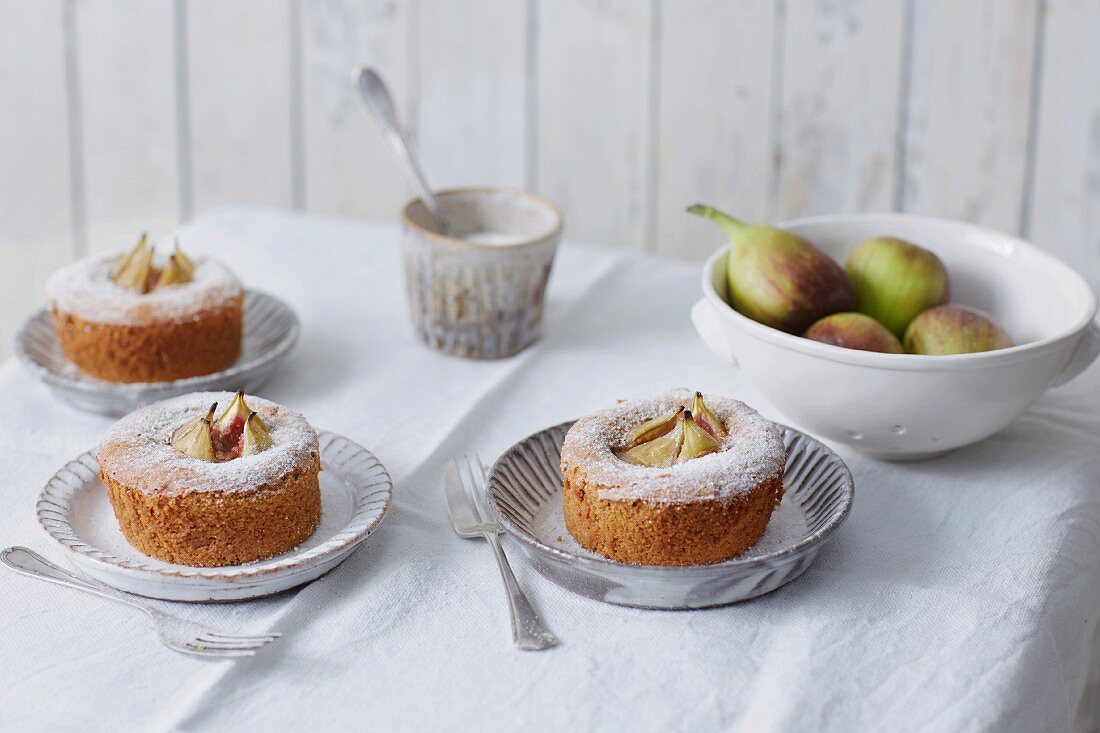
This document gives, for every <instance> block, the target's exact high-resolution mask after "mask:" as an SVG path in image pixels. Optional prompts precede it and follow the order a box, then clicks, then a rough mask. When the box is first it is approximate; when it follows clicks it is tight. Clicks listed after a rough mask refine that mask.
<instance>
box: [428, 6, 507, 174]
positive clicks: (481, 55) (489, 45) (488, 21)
mask: <svg viewBox="0 0 1100 733" xmlns="http://www.w3.org/2000/svg"><path fill="white" fill-rule="evenodd" d="M473 7H475V6H471V5H467V4H464V3H455V2H452V1H451V0H421V1H420V41H419V44H418V46H419V50H420V63H419V72H420V83H419V85H418V86H419V90H420V127H419V129H420V151H421V157H422V158H423V163H424V165H425V167H426V168H427V169H428V175H429V177H430V179H431V181H432V183H433V185H436V186H439V187H441V188H442V187H447V186H456V185H463V184H493V185H504V186H516V187H522V186H523V185H524V182H525V181H524V178H525V167H526V166H525V154H526V145H527V115H526V108H525V103H526V89H527V78H526V59H527V3H525V2H519V1H518V0H484V1H482V2H479V3H477V5H476V12H472V9H473Z"/></svg>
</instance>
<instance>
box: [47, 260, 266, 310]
mask: <svg viewBox="0 0 1100 733" xmlns="http://www.w3.org/2000/svg"><path fill="white" fill-rule="evenodd" d="M127 254H128V253H127V252H126V251H123V250H119V251H115V252H109V253H105V254H99V255H93V256H91V257H87V258H85V259H82V260H78V261H76V262H74V263H72V264H70V265H67V266H66V267H63V268H61V269H60V270H58V271H57V272H55V273H54V274H53V275H51V276H50V279H49V280H48V281H47V282H46V299H47V301H48V303H49V306H50V307H51V308H53V309H55V310H58V311H61V312H64V313H70V314H73V315H75V316H78V317H80V318H82V319H84V320H86V321H92V322H95V323H110V324H117V325H143V324H148V323H153V322H158V321H181V320H188V319H190V318H193V317H194V316H195V315H196V314H197V313H200V312H202V311H203V310H206V309H209V308H216V307H219V306H223V305H225V304H226V303H227V302H229V301H231V300H233V299H234V298H238V297H240V296H241V295H242V294H243V293H244V287H243V286H242V285H241V282H240V280H238V279H237V277H236V276H235V275H234V274H233V273H232V272H230V271H229V268H227V267H226V266H225V265H223V264H222V263H221V262H219V261H217V260H215V259H211V258H209V257H196V258H195V259H194V261H193V263H191V264H193V267H194V269H193V271H191V272H189V273H188V274H189V277H190V279H189V280H188V281H186V282H176V283H174V284H167V285H162V286H160V287H156V288H155V289H151V290H149V292H141V290H140V289H135V288H132V287H124V286H123V285H120V284H119V283H116V282H115V277H114V276H115V275H116V274H117V272H116V271H117V269H118V267H119V265H120V264H121V263H122V262H123V261H124V260H125V258H126V257H127ZM171 256H172V254H171V252H169V251H161V250H160V249H159V248H158V249H157V250H156V252H155V253H154V254H153V267H154V268H156V269H157V270H159V271H163V270H164V269H166V268H168V267H169V264H170V258H171Z"/></svg>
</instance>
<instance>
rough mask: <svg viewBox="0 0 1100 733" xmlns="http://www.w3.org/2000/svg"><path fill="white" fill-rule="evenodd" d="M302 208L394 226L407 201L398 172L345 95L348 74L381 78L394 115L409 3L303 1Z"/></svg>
mask: <svg viewBox="0 0 1100 733" xmlns="http://www.w3.org/2000/svg"><path fill="white" fill-rule="evenodd" d="M303 15H304V18H303V23H302V29H303V31H302V32H303V38H302V58H303V64H304V67H303V94H302V96H303V100H304V105H305V107H304V110H303V119H304V134H303V137H304V145H305V163H304V165H305V203H306V208H307V209H308V210H309V211H313V212H318V213H324V214H334V215H339V216H365V217H370V218H373V219H386V220H393V219H395V218H396V215H397V210H398V208H399V207H400V206H401V204H402V203H403V202H404V201H405V200H406V198H408V189H407V187H406V185H405V180H404V178H403V176H402V173H401V170H400V169H399V168H398V167H397V163H396V162H395V161H394V160H393V158H392V156H391V154H390V152H389V150H388V149H387V148H386V146H385V144H384V143H383V142H382V139H381V136H380V135H378V133H377V132H376V131H375V129H374V128H373V127H371V125H370V123H369V122H368V121H367V120H366V119H365V118H364V117H363V116H362V113H361V112H360V110H359V108H358V106H357V104H358V103H357V102H356V100H355V99H354V98H353V97H352V88H351V83H350V81H349V80H350V78H351V70H352V68H354V67H355V66H358V65H361V64H367V65H370V66H373V67H374V68H375V69H377V70H378V71H379V72H381V74H382V75H383V77H384V78H385V79H386V83H387V85H388V86H389V87H390V91H391V93H392V94H393V95H394V97H395V99H394V102H395V104H396V105H397V108H398V114H399V115H400V116H401V117H402V120H403V121H404V122H405V123H406V124H409V123H410V122H415V120H414V119H410V118H411V117H413V115H411V114H410V113H411V112H412V111H413V110H412V109H411V105H410V104H409V100H410V98H411V96H412V95H411V89H412V85H413V83H414V79H413V72H412V70H411V69H410V57H411V55H412V50H411V46H410V38H411V37H412V36H413V30H414V27H415V26H414V22H415V12H414V3H413V2H411V0H364V1H363V2H355V1H353V0H309V1H308V2H306V3H305V5H304V6H303Z"/></svg>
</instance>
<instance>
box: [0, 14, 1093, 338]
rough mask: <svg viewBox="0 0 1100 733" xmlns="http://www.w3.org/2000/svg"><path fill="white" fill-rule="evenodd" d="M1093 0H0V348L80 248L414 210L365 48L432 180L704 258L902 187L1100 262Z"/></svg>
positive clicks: (1085, 262) (590, 235) (911, 196)
mask: <svg viewBox="0 0 1100 733" xmlns="http://www.w3.org/2000/svg"><path fill="white" fill-rule="evenodd" d="M1098 52H1100V0H476V1H475V0H34V1H33V2H32V1H31V0H0V99H2V100H3V103H2V104H0V354H6V353H8V348H9V346H8V345H9V343H10V340H11V337H12V332H13V330H14V328H15V327H16V326H17V324H18V323H19V322H20V321H21V320H22V318H23V317H24V316H25V315H26V314H27V313H29V312H30V311H31V310H32V309H34V308H35V307H38V306H39V304H40V303H41V300H42V284H43V282H44V280H45V278H46V276H47V275H48V273H49V272H51V271H52V270H53V269H55V268H56V267H58V266H59V265H61V264H63V263H65V262H67V261H68V260H70V259H72V258H74V257H78V256H81V255H83V254H86V253H88V252H90V251H95V250H98V249H101V248H105V247H117V246H120V245H125V244H128V243H129V242H130V241H132V240H133V238H134V237H135V236H136V234H137V233H138V232H139V231H142V230H150V231H151V232H153V233H154V234H156V233H157V232H159V231H165V230H167V229H169V228H171V227H172V226H174V225H175V224H177V223H178V222H180V221H181V220H186V219H189V218H191V217H193V216H195V215H196V214H198V213H200V212H202V211H204V210H207V209H209V208H211V207H217V206H226V205H234V204H256V205H265V206H275V207H282V208H292V209H300V210H305V211H310V212H317V213H321V214H331V215H337V216H347V217H362V218H369V219H376V220H393V219H394V218H395V212H396V210H397V208H398V205H399V204H400V203H401V202H402V201H403V200H404V199H405V198H406V197H407V190H406V187H405V185H404V183H403V181H402V178H401V175H400V173H399V171H398V170H397V168H396V166H395V164H394V163H393V162H392V161H391V159H390V157H389V155H388V153H387V151H386V150H385V148H384V147H383V146H382V145H381V143H380V142H379V141H378V140H377V139H376V137H375V135H374V134H373V132H372V130H371V129H370V128H368V127H367V126H366V123H365V121H364V120H362V119H361V118H360V116H359V112H358V110H357V109H356V108H355V106H354V104H353V100H352V98H351V96H350V89H349V85H348V74H349V70H350V69H351V68H352V67H353V66H354V65H356V64H359V63H369V64H371V65H374V66H376V67H378V68H380V69H381V70H382V72H383V73H384V74H385V75H386V77H387V79H388V80H389V81H390V83H391V85H392V87H393V88H394V90H395V93H396V94H397V96H398V103H399V107H400V111H401V113H402V114H403V115H404V116H405V119H406V120H408V121H409V124H410V126H411V128H412V130H413V132H414V135H415V137H416V140H417V142H418V145H419V146H420V149H421V151H422V158H423V160H424V163H425V165H426V166H427V168H428V170H429V173H430V177H431V179H432V180H433V181H434V182H435V183H436V184H437V185H439V186H441V187H442V186H451V185H457V184H467V183H492V184H506V185H511V186H521V187H526V188H530V189H534V190H537V191H539V192H541V193H543V194H545V195H547V196H549V197H551V198H552V199H554V200H556V201H558V202H559V203H560V204H561V205H562V206H563V208H564V209H565V211H566V215H567V236H568V237H569V238H572V239H575V240H584V241H589V242H594V243H599V244H605V245H612V246H620V247H631V248H635V249H639V250H644V251H649V252H656V253H659V254H662V255H666V256H673V257H684V258H701V257H703V256H704V255H706V254H709V252H710V250H711V248H712V247H713V245H714V242H715V238H716V237H715V232H714V231H712V230H711V229H710V228H709V227H708V225H706V223H704V222H701V221H696V220H694V219H693V218H692V217H689V216H687V215H685V214H684V213H683V208H684V206H685V205H687V204H690V203H692V202H694V201H696V200H702V201H708V202H713V203H715V204H717V205H719V206H722V207H725V208H728V209H730V210H731V211H733V212H736V213H737V214H739V215H741V216H743V217H747V218H749V219H756V220H771V219H777V218H783V217H789V216H796V215H800V214H810V213H823V212H853V211H865V210H886V209H897V210H903V211H913V212H921V213H933V214H939V215H944V216H952V217H959V218H964V219H969V220H972V221H975V222H979V223H982V224H986V225H989V226H993V227H996V228H998V229H1002V230H1006V231H1011V232H1019V233H1021V234H1022V235H1024V236H1025V237H1029V238H1031V239H1033V240H1034V241H1035V242H1036V243H1038V244H1039V245H1040V246H1042V247H1044V248H1046V249H1048V250H1049V251H1051V252H1053V253H1054V254H1056V255H1058V256H1059V257H1062V258H1063V259H1065V260H1067V261H1068V262H1070V263H1071V264H1073V265H1074V266H1075V267H1077V268H1078V269H1079V270H1081V271H1082V272H1083V273H1085V274H1086V275H1087V276H1088V277H1089V278H1090V279H1091V280H1092V281H1093V283H1094V284H1100V235H1098V234H1097V228H1098V227H1100V63H1098V56H1097V54H1098Z"/></svg>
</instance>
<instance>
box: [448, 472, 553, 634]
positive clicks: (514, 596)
mask: <svg viewBox="0 0 1100 733" xmlns="http://www.w3.org/2000/svg"><path fill="white" fill-rule="evenodd" d="M443 488H444V490H445V491H446V494H447V508H448V509H449V510H450V513H451V524H453V525H454V528H455V532H457V533H458V535H459V536H460V537H466V538H470V537H484V538H485V540H486V541H487V542H488V543H489V546H490V547H492V548H493V554H494V555H496V558H497V566H498V567H499V568H500V577H501V578H502V579H503V580H504V588H505V590H507V592H508V610H509V612H510V613H511V616H512V641H513V642H515V644H516V646H518V647H519V648H520V649H525V650H528V651H536V650H539V649H548V648H550V647H552V646H554V645H555V644H557V643H558V639H557V637H555V636H554V635H553V634H552V633H550V630H549V629H548V628H546V624H545V623H543V621H542V619H541V618H539V615H538V613H537V612H536V611H535V608H534V606H532V605H531V602H530V601H529V600H527V596H526V595H524V593H523V591H522V590H520V587H519V583H517V582H516V576H515V575H513V574H512V568H511V566H510V565H508V558H507V557H505V556H504V548H503V547H501V546H500V533H501V532H502V531H503V529H502V527H501V526H500V524H499V523H497V522H494V521H493V520H491V519H490V518H489V515H488V513H487V512H486V511H485V500H484V498H483V495H484V492H485V467H484V466H483V465H482V463H481V458H480V457H479V456H478V455H477V454H476V453H475V454H473V455H472V456H471V455H467V456H463V457H462V458H461V459H460V458H454V459H453V460H451V462H450V463H449V464H447V469H446V471H444V473H443Z"/></svg>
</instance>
